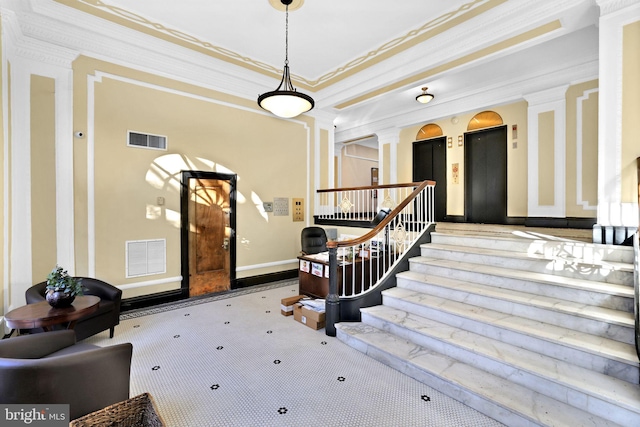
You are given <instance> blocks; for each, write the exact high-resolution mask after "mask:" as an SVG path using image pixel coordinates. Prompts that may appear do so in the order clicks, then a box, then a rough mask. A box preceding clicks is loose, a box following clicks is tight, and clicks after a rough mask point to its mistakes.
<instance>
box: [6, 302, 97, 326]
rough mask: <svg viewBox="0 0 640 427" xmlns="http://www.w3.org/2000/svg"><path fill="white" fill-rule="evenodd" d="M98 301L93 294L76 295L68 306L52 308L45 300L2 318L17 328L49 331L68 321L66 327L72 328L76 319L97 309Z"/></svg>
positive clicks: (12, 311)
mask: <svg viewBox="0 0 640 427" xmlns="http://www.w3.org/2000/svg"><path fill="white" fill-rule="evenodd" d="M99 303H100V298H99V297H96V296H93V295H83V296H77V297H76V299H75V300H74V301H73V304H71V306H70V307H64V308H54V307H51V306H50V305H49V303H48V302H47V301H41V302H38V303H35V304H27V305H24V306H22V307H18V308H16V309H15V310H11V311H10V312H8V313H7V314H5V316H4V320H5V322H6V323H7V326H8V327H10V328H12V329H18V330H20V329H34V328H42V329H44V330H45V331H50V330H51V327H52V326H54V325H59V324H61V323H68V325H67V329H73V328H74V326H75V325H76V322H77V321H78V319H80V318H82V317H84V316H87V315H89V314H91V313H94V312H95V311H97V310H98V304H99ZM11 332H12V333H13V331H11ZM9 335H11V334H9Z"/></svg>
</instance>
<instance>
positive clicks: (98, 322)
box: [25, 277, 122, 341]
mask: <svg viewBox="0 0 640 427" xmlns="http://www.w3.org/2000/svg"><path fill="white" fill-rule="evenodd" d="M81 279H82V287H83V288H84V294H85V295H95V296H97V297H100V305H99V306H98V310H97V311H96V312H95V313H93V314H91V315H89V316H87V317H83V318H82V319H80V320H78V323H76V325H75V328H74V329H75V331H76V339H77V340H78V341H81V340H83V339H85V338H88V337H90V336H92V335H95V334H97V333H100V332H102V331H104V330H107V329H109V338H113V333H114V331H115V327H116V326H117V325H118V324H119V323H120V304H121V301H122V290H120V289H118V288H116V287H115V286H112V285H110V284H108V283H107V282H103V281H102V280H98V279H93V278H91V277H81ZM46 288H47V282H41V283H38V284H37V285H33V286H32V287H30V288H29V289H27V291H26V292H25V297H26V299H27V304H34V303H37V302H40V301H44V300H45V293H46V290H47V289H46ZM33 331H34V332H36V331H37V330H33Z"/></svg>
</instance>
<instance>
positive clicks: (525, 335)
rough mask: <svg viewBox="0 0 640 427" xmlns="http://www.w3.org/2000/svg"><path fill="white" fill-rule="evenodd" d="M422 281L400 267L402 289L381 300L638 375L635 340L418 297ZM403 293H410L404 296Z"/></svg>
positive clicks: (591, 365)
mask: <svg viewBox="0 0 640 427" xmlns="http://www.w3.org/2000/svg"><path fill="white" fill-rule="evenodd" d="M421 281H422V277H419V276H418V277H416V276H414V275H413V274H412V273H411V272H405V273H401V274H400V275H399V277H398V289H403V290H402V291H390V292H387V294H386V297H385V298H386V299H385V303H386V304H390V305H391V306H394V307H402V308H403V309H404V310H405V311H410V312H412V313H415V314H417V315H420V316H423V317H429V318H435V319H438V321H440V322H443V323H447V324H449V325H452V326H456V327H459V328H462V329H466V330H469V331H472V332H476V333H478V334H481V335H485V336H487V337H490V338H495V339H502V340H505V341H508V342H510V343H512V344H514V345H518V346H519V347H523V348H526V349H529V350H534V351H538V352H541V353H543V354H545V355H547V356H551V357H554V358H557V359H560V360H565V361H568V362H572V363H575V364H577V365H579V366H582V367H584V368H588V369H592V370H595V371H597V372H600V373H604V374H607V375H611V376H613V377H616V378H619V379H623V380H625V381H629V382H632V383H636V384H637V383H638V381H639V379H640V365H639V361H638V355H637V352H636V349H635V345H634V344H633V343H627V342H621V341H618V340H614V339H610V338H605V337H601V336H597V335H594V334H590V333H586V332H581V331H578V330H576V329H569V328H567V327H566V325H554V324H550V323H546V322H545V321H544V319H539V318H534V319H531V318H525V317H520V316H517V315H515V314H514V313H503V312H499V311H496V310H493V309H491V308H480V307H476V306H471V307H470V306H469V305H468V304H466V303H465V302H457V301H453V300H448V299H446V298H440V297H436V296H428V297H426V298H422V297H420V296H419V297H416V296H415V295H414V294H415V292H416V291H418V292H419V290H420V287H419V286H415V282H417V283H418V284H419V283H420V282H421ZM407 291H409V292H407ZM407 296H408V298H409V299H404V297H407ZM394 299H395V300H397V301H394Z"/></svg>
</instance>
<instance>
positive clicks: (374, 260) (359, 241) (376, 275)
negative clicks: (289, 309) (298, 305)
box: [325, 181, 435, 336]
mask: <svg viewBox="0 0 640 427" xmlns="http://www.w3.org/2000/svg"><path fill="white" fill-rule="evenodd" d="M414 185H415V188H414V189H413V191H412V192H411V193H410V194H408V195H407V196H406V198H405V199H404V200H402V201H401V202H400V203H398V205H397V206H396V207H395V208H394V209H393V210H388V211H387V212H388V214H387V215H386V216H384V215H378V216H376V218H375V222H378V221H379V222H378V223H377V225H375V227H374V228H373V229H372V230H371V231H369V232H368V233H366V234H365V235H363V236H361V237H358V238H355V239H351V240H345V241H330V242H327V249H328V250H329V294H328V295H327V297H326V301H325V304H326V326H325V330H326V333H327V335H330V336H335V335H336V329H335V324H336V323H339V322H340V304H341V301H342V302H343V303H344V302H346V301H347V300H350V299H354V298H358V297H361V296H363V295H365V294H369V293H372V292H381V290H380V289H378V285H379V284H380V283H382V281H383V280H385V279H386V278H387V276H388V275H389V274H391V272H392V271H393V268H394V267H395V266H396V264H398V263H399V262H400V261H401V260H403V257H404V256H405V255H406V254H408V252H409V250H410V249H411V248H413V246H414V244H415V243H416V242H418V241H419V239H420V238H421V237H422V236H423V234H424V233H425V232H426V231H427V230H429V229H430V227H431V226H432V225H433V224H434V190H435V182H433V181H423V182H421V183H414Z"/></svg>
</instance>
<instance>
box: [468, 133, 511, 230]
mask: <svg viewBox="0 0 640 427" xmlns="http://www.w3.org/2000/svg"><path fill="white" fill-rule="evenodd" d="M464 164H465V171H464V176H465V179H464V183H465V186H464V193H465V195H464V202H465V221H466V222H470V223H476V224H505V223H506V220H507V127H506V126H501V127H497V128H491V129H486V130H481V131H477V132H471V133H466V134H465V136H464Z"/></svg>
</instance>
